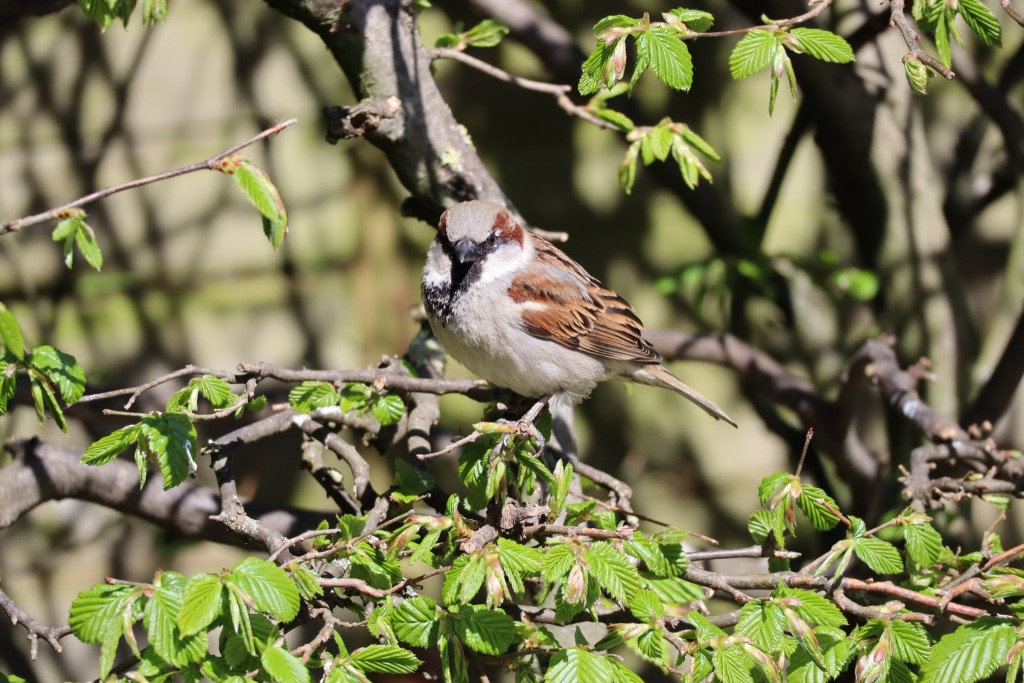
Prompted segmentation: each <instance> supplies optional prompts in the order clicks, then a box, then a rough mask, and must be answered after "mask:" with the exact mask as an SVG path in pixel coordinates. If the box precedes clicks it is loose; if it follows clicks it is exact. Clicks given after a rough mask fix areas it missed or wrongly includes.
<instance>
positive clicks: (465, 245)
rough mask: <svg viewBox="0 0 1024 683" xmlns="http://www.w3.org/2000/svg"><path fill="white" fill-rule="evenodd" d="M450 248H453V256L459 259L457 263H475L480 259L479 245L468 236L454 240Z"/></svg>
mask: <svg viewBox="0 0 1024 683" xmlns="http://www.w3.org/2000/svg"><path fill="white" fill-rule="evenodd" d="M452 248H454V249H455V256H456V257H457V258H458V259H459V263H475V262H476V261H478V260H480V245H479V244H477V243H476V242H474V241H473V240H471V239H469V238H468V237H463V238H462V239H461V240H458V241H456V242H455V243H454V244H452Z"/></svg>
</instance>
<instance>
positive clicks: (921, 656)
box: [886, 619, 932, 664]
mask: <svg viewBox="0 0 1024 683" xmlns="http://www.w3.org/2000/svg"><path fill="white" fill-rule="evenodd" d="M886 627H887V628H888V629H889V636H890V638H891V640H892V654H893V656H894V657H895V658H896V659H898V660H900V661H903V662H907V663H908V664H925V663H927V662H928V660H929V659H930V658H931V649H932V645H931V641H929V640H928V632H927V631H925V628H924V626H922V625H921V624H919V623H918V622H916V621H903V620H901V619H891V620H888V621H887V623H886Z"/></svg>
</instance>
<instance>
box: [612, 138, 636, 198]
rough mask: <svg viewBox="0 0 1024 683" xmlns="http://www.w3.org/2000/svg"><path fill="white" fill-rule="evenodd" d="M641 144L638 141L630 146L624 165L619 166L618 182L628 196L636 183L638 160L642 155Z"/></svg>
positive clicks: (623, 160) (623, 161)
mask: <svg viewBox="0 0 1024 683" xmlns="http://www.w3.org/2000/svg"><path fill="white" fill-rule="evenodd" d="M640 145H641V142H640V141H639V140H637V141H636V142H634V143H633V144H631V145H630V146H629V148H628V149H627V150H626V156H625V157H623V159H622V163H621V164H619V172H618V176H617V178H618V181H619V187H621V188H622V189H623V190H624V191H625V193H626V194H630V193H631V192H632V191H633V183H634V182H636V159H637V156H638V155H639V153H640Z"/></svg>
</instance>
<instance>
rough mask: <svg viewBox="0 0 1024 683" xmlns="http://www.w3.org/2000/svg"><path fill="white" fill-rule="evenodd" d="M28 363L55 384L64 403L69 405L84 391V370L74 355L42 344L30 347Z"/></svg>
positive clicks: (80, 396)
mask: <svg viewBox="0 0 1024 683" xmlns="http://www.w3.org/2000/svg"><path fill="white" fill-rule="evenodd" d="M29 365H30V366H31V367H33V368H35V369H36V370H38V371H39V372H41V373H42V374H44V375H45V376H46V378H47V379H49V380H50V381H51V382H52V383H53V384H54V385H56V387H57V389H59V390H60V397H61V400H63V401H64V403H65V404H66V405H71V404H72V403H74V402H75V401H77V400H78V399H80V398H82V394H84V393H85V370H83V369H82V366H81V365H79V364H78V362H77V361H75V357H74V356H72V355H70V354H67V353H64V352H63V351H58V350H57V349H55V348H53V347H52V346H48V345H45V344H44V345H43V346H37V347H36V348H34V349H32V353H31V354H30V357H29Z"/></svg>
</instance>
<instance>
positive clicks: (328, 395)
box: [288, 381, 341, 413]
mask: <svg viewBox="0 0 1024 683" xmlns="http://www.w3.org/2000/svg"><path fill="white" fill-rule="evenodd" d="M340 403H341V394H339V393H338V392H337V391H336V390H335V389H334V387H333V386H332V385H330V384H328V383H327V382H314V381H306V382H303V383H302V384H299V385H298V386H296V387H294V388H292V390H291V391H290V392H288V405H290V406H291V407H292V409H293V410H297V411H299V412H300V413H311V412H313V411H314V410H316V409H317V408H330V407H332V406H336V405H338V404H340Z"/></svg>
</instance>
